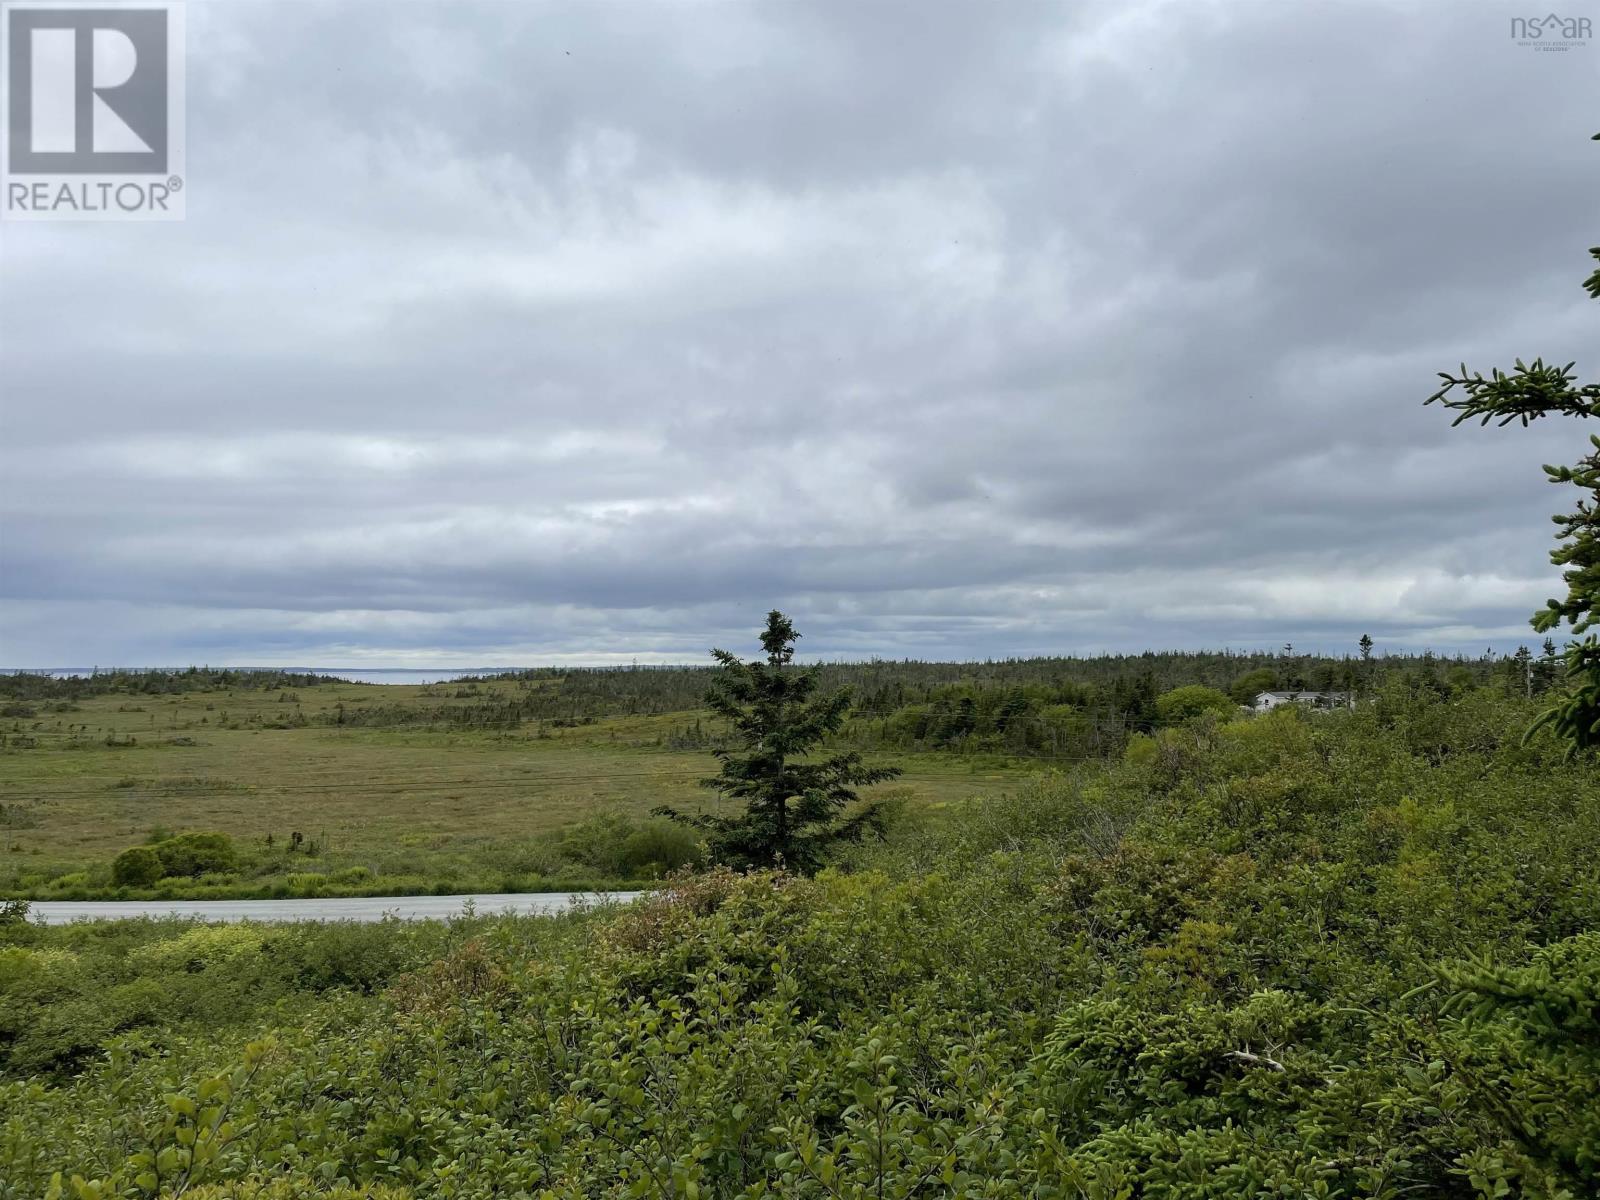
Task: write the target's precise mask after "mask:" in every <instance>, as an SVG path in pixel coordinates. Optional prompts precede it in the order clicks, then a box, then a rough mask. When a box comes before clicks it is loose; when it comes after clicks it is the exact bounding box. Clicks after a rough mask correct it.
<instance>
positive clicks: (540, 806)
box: [0, 645, 1559, 899]
mask: <svg viewBox="0 0 1600 1200" xmlns="http://www.w3.org/2000/svg"><path fill="white" fill-rule="evenodd" d="M1558 667H1559V663H1558V660H1557V659H1556V657H1555V649H1554V646H1553V645H1552V646H1549V647H1547V648H1546V650H1545V651H1544V652H1542V653H1537V652H1536V653H1532V654H1530V653H1529V652H1527V651H1524V652H1523V654H1522V657H1520V658H1519V657H1518V656H1516V655H1501V656H1492V655H1488V656H1484V657H1481V658H1458V659H1440V658H1436V657H1434V656H1431V655H1422V656H1415V657H1406V656H1394V657H1379V658H1369V657H1366V656H1365V654H1363V655H1361V656H1357V655H1351V656H1346V657H1340V658H1330V657H1318V656H1312V655H1304V654H1297V653H1295V651H1294V649H1293V647H1284V648H1283V649H1282V650H1281V651H1280V652H1278V653H1275V654H1175V653H1173V654H1145V655H1133V656H1107V657H1101V658H1083V659H1069V658H1040V659H1019V660H1010V661H1004V662H987V663H922V662H872V663H853V664H825V665H823V666H822V667H821V670H820V671H819V673H818V686H819V687H820V688H821V689H822V691H823V692H824V693H829V694H831V693H832V692H833V691H836V690H838V689H841V688H847V689H849V690H850V693H851V701H852V702H851V704H850V706H849V708H848V709H847V710H846V712H845V713H844V719H843V721H842V723H841V725H840V727H839V728H838V729H836V730H835V731H834V732H833V733H832V734H831V735H830V736H829V738H828V742H827V745H828V747H829V748H830V749H832V750H837V751H847V750H859V751H864V752H869V753H870V754H871V755H872V759H873V762H874V763H875V764H878V765H880V766H882V767H885V768H893V769H896V770H898V771H899V772H900V775H899V777H898V778H896V779H894V780H892V781H889V782H885V783H882V784H879V785H877V786H869V787H868V788H866V789H865V791H864V792H863V796H864V797H866V798H867V799H868V800H871V801H884V800H888V801H890V802H891V803H890V805H889V808H888V809H886V810H885V811H886V815H887V816H892V815H893V811H895V810H897V809H899V808H904V807H907V806H910V807H915V808H925V809H931V810H932V811H933V812H934V813H935V814H936V815H937V814H938V813H940V812H943V811H944V810H945V809H946V808H947V807H948V806H949V805H950V804H951V803H953V802H955V801H959V800H962V799H965V798H968V797H971V796H975V795H990V796H992V795H997V794H1000V793H1002V792H1004V791H1005V790H1006V789H1007V788H1009V787H1012V786H1015V785H1016V784H1018V783H1020V782H1021V781H1022V780H1024V779H1026V778H1027V776H1028V774H1029V773H1030V772H1031V771H1035V770H1037V769H1039V768H1040V767H1041V766H1052V765H1053V766H1069V765H1071V764H1073V763H1076V762H1082V761H1090V760H1092V761H1104V760H1108V759H1114V758H1115V757H1116V756H1117V755H1119V754H1121V753H1122V751H1123V748H1124V746H1125V745H1126V744H1127V742H1128V739H1129V738H1130V737H1132V736H1134V735H1136V734H1140V733H1149V732H1151V731H1153V730H1155V729H1158V728H1161V727H1164V726H1170V725H1172V724H1174V723H1177V722H1181V721H1182V720H1184V719H1187V718H1188V717H1189V716H1192V715H1193V712H1194V711H1195V710H1196V707H1197V706H1198V707H1199V708H1204V707H1207V706H1210V707H1212V708H1214V709H1220V710H1223V711H1226V710H1228V708H1229V704H1230V702H1232V703H1243V702H1246V701H1248V699H1249V698H1250V697H1252V696H1253V695H1254V694H1255V693H1256V692H1258V691H1261V690H1264V689H1267V688H1272V687H1283V688H1296V689H1299V688H1322V689H1350V690H1355V691H1358V692H1359V691H1362V690H1368V691H1370V690H1371V689H1372V688H1374V687H1376V686H1378V685H1379V683H1381V682H1382V681H1383V680H1385V679H1404V680H1407V681H1409V682H1410V685H1411V686H1415V687H1417V688H1420V689H1424V690H1427V691H1429V692H1431V693H1432V694H1436V695H1440V696H1444V695H1450V694H1454V693H1458V692H1460V691H1462V690H1463V689H1467V688H1471V687H1478V686H1483V687H1489V688H1492V689H1495V690H1498V691H1501V692H1504V693H1506V694H1513V693H1518V692H1521V693H1524V694H1539V693H1541V692H1544V691H1547V690H1549V689H1550V688H1551V687H1552V686H1553V685H1554V683H1555V682H1556V680H1557V677H1558ZM712 681H713V675H712V669H710V668H706V669H702V668H697V667H663V668H639V669H621V670H569V671H553V670H537V671H526V672H519V673H516V674H514V675H510V676H505V677H496V678H493V679H485V680H475V679H463V680H460V681H457V682H455V683H448V684H438V685H427V686H423V685H372V684H353V683H344V682H339V681H330V680H328V679H325V678H322V677H319V676H316V675H306V674H289V673H280V672H270V671H213V670H203V669H191V670H187V671H148V672H103V673H98V674H95V675H92V676H88V677H77V678H70V679H49V678H46V677H43V676H38V675H0V895H13V896H24V897H32V898H36V899H111V898H130V897H133V898H137V897H155V898H193V899H208V898H209V899H218V898H225V897H229V898H249V897H256V898H265V897H283V896H324V895H326V896H337V895H400V894H411V893H419V892H432V893H437V894H452V893H463V892H473V891H480V892H503V891H542V890H566V889H569V888H579V887H596V886H611V885H618V886H620V885H623V884H627V883H633V882H638V881H642V880H650V879H654V878H659V877H660V876H661V875H662V874H663V873H665V872H667V871H670V870H673V869H676V868H679V867H682V866H685V865H688V864H690V863H693V862H696V861H698V860H699V858H700V851H699V846H700V842H701V840H702V839H701V837H700V835H697V834H695V833H694V832H692V831H691V830H688V829H685V828H682V827H674V826H672V825H670V824H668V823H667V822H664V821H662V820H660V819H657V818H653V817H652V816H651V813H652V811H653V810H655V809H657V808H662V807H666V808H671V809H673V810H675V811H678V812H682V813H686V814H690V815H698V816H702V817H705V818H707V819H709V820H712V821H715V820H716V819H718V818H720V817H723V816H727V815H731V814H732V813H733V812H735V811H736V810H737V809H738V808H739V804H738V803H737V801H736V800H735V799H734V798H732V797H730V796H728V795H725V794H720V793H718V792H715V791H708V790H707V789H705V788H703V787H701V786H700V781H701V780H702V779H704V778H705V777H706V776H707V775H709V774H712V773H713V771H712V764H711V762H710V760H709V758H708V757H707V753H708V752H714V751H717V750H719V749H726V748H728V747H730V746H731V745H733V744H734V741H733V739H732V735H731V732H730V728H729V726H728V724H727V722H726V721H724V720H719V719H718V718H717V716H716V714H714V713H713V712H712V711H711V710H710V709H708V708H707V707H705V700H706V696H707V693H708V690H709V689H710V687H711V685H712ZM194 834H222V835H225V836H226V837H227V838H228V839H229V840H230V842H231V844H232V846H231V854H230V855H225V856H224V858H223V859H222V860H221V861H220V862H217V863H213V864H211V865H209V866H207V867H205V868H204V869H199V870H196V869H192V868H193V866H194V860H193V859H190V860H189V868H187V869H183V870H177V871H171V870H165V871H163V872H162V874H161V875H159V876H154V875H153V874H152V872H153V871H154V870H155V868H154V867H152V866H151V865H150V863H149V859H148V858H147V857H145V856H144V855H143V854H134V855H132V856H131V857H128V858H124V859H123V860H122V861H123V864H124V867H123V870H122V871H121V872H119V871H118V870H117V868H116V866H115V864H116V863H117V861H118V859H119V856H124V855H126V854H127V852H129V851H130V850H133V849H134V848H136V847H141V846H156V845H159V844H161V843H164V842H167V841H169V840H171V839H172V838H174V837H179V836H187V835H194ZM140 860H143V862H144V866H143V868H139V867H137V865H136V864H137V863H138V862H139V861H140Z"/></svg>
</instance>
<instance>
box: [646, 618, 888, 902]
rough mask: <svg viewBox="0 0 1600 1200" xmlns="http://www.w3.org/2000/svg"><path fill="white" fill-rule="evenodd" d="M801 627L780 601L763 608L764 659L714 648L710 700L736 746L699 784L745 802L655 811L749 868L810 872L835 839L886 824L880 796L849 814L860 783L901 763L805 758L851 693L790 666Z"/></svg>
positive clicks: (713, 851) (836, 722)
mask: <svg viewBox="0 0 1600 1200" xmlns="http://www.w3.org/2000/svg"><path fill="white" fill-rule="evenodd" d="M799 636H800V635H799V634H798V633H796V632H795V630H794V625H793V624H792V623H791V622H790V620H789V618H788V617H786V616H784V615H783V614H782V613H781V612H779V611H778V610H777V609H773V610H772V612H770V613H768V614H767V627H766V630H765V631H764V632H763V633H762V635H761V648H762V649H763V650H765V651H766V654H767V657H766V661H765V662H762V661H760V660H757V661H755V662H748V663H747V662H744V661H742V660H741V659H740V658H739V657H738V656H737V655H735V654H731V653H729V652H728V651H726V650H713V651H712V652H711V654H712V657H714V658H715V659H716V660H717V664H718V665H719V666H720V667H721V670H720V671H719V672H718V674H717V676H716V678H715V680H714V682H713V684H712V688H711V692H710V694H709V695H708V696H707V697H706V703H707V704H708V705H709V706H710V707H711V710H712V711H713V712H715V713H716V714H717V715H719V716H721V717H723V718H725V719H726V720H727V721H728V722H729V724H730V725H731V726H732V727H733V734H734V737H735V739H736V740H737V742H738V746H737V748H735V749H732V750H717V751H714V753H715V755H716V757H717V758H718V759H720V760H721V763H722V770H721V772H720V773H719V774H718V775H716V776H715V777H713V778H710V779H703V780H701V786H703V787H707V788H713V789H715V790H716V791H718V792H721V793H723V794H724V795H728V796H731V797H733V798H734V799H735V800H738V801H742V802H743V804H744V812H743V813H741V814H739V815H738V816H733V817H724V816H721V815H705V814H691V813H680V812H678V811H676V810H675V809H672V808H666V807H663V808H658V809H656V810H655V811H656V812H657V813H658V814H660V815H662V816H666V817H671V818H672V819H673V820H675V821H681V822H684V823H685V824H688V825H692V826H694V827H696V828H698V829H700V830H702V831H703V832H704V833H705V834H706V844H707V850H708V851H709V852H710V855H711V857H712V858H713V859H715V860H716V861H717V862H723V863H727V864H729V865H731V866H736V867H744V868H752V867H771V866H780V865H781V866H785V867H788V868H790V869H792V870H796V871H804V872H807V873H809V872H812V871H815V870H816V869H817V868H818V867H819V866H821V865H822V859H823V855H824V853H825V851H826V850H827V848H828V847H829V846H830V845H832V844H833V843H835V842H839V841H853V840H856V839H859V838H860V837H861V836H862V834H864V833H865V832H866V831H868V830H869V829H870V830H877V831H879V832H880V833H881V832H882V825H881V820H880V816H879V812H878V806H877V805H868V806H867V807H865V808H863V809H861V810H859V811H858V812H856V813H854V814H852V815H850V816H848V817H845V816H843V810H844V809H845V808H846V806H848V805H850V804H853V803H855V802H856V801H857V800H858V799H859V796H858V795H857V793H856V791H855V789H856V788H858V787H862V786H864V785H867V784H873V783H882V782H884V781H886V780H889V779H893V778H895V777H896V776H898V775H899V774H900V770H899V768H897V767H869V766H867V765H865V764H864V763H863V762H862V760H861V755H860V754H858V753H856V752H854V751H849V752H845V753H841V754H833V755H829V756H828V757H826V758H823V759H821V760H820V761H817V762H807V761H802V760H804V759H806V758H807V757H808V756H809V755H810V754H811V752H812V751H814V750H816V749H817V748H818V747H819V746H820V745H821V744H822V742H823V741H824V740H825V739H826V738H827V737H828V736H829V735H830V734H832V733H835V732H837V731H838V729H839V727H840V726H841V725H843V724H844V720H845V715H846V714H847V713H848V711H849V709H850V692H849V690H848V689H840V690H839V691H835V692H832V693H829V694H826V695H818V694H817V682H818V678H817V675H818V673H817V669H816V668H814V667H813V668H801V667H796V666H794V665H793V659H794V643H795V640H796V639H797V638H799Z"/></svg>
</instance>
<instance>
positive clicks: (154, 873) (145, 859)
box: [111, 846, 167, 887]
mask: <svg viewBox="0 0 1600 1200" xmlns="http://www.w3.org/2000/svg"><path fill="white" fill-rule="evenodd" d="M166 873H167V872H166V868H165V867H163V866H162V865H161V856H160V855H159V854H157V853H156V852H155V851H154V850H153V849H152V848H151V847H149V846H130V847H129V848H128V849H126V850H124V851H123V852H122V853H121V854H119V855H117V856H116V858H114V859H112V860H111V882H112V883H115V884H117V885H118V886H119V887H149V886H150V885H151V884H152V883H154V882H155V881H156V880H158V879H160V878H161V877H162V876H163V875H165V874H166Z"/></svg>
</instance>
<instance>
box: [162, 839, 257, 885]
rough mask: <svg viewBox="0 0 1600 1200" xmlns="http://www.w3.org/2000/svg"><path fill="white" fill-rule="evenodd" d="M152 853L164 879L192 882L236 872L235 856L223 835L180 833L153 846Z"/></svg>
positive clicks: (233, 849)
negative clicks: (182, 878) (181, 877)
mask: <svg viewBox="0 0 1600 1200" xmlns="http://www.w3.org/2000/svg"><path fill="white" fill-rule="evenodd" d="M152 849H153V850H154V851H155V853H156V857H157V858H159V859H160V860H161V867H162V874H164V875H184V876H188V877H190V878H194V877H196V876H199V875H206V874H210V873H213V872H215V873H219V874H225V873H227V872H230V871H236V870H238V869H239V852H238V851H237V850H236V849H235V848H234V845H233V839H232V838H230V837H229V836H228V835H227V834H225V833H180V834H179V835H178V836H177V837H173V838H167V839H166V840H165V841H162V842H157V843H156V844H155V845H154V846H153V847H152Z"/></svg>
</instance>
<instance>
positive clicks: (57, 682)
mask: <svg viewBox="0 0 1600 1200" xmlns="http://www.w3.org/2000/svg"><path fill="white" fill-rule="evenodd" d="M338 682H340V681H339V680H337V679H330V678H329V677H328V676H326V675H311V674H308V673H306V672H303V671H277V670H269V669H264V670H252V669H238V668H230V669H227V670H213V669H212V668H211V667H187V668H185V669H184V670H181V671H159V670H156V671H138V670H112V671H99V670H96V671H94V672H93V673H91V674H88V675H68V676H65V677H63V678H56V677H55V676H52V675H45V674H41V673H39V672H35V671H14V672H9V673H6V674H0V696H5V697H9V698H11V699H14V700H87V699H90V698H91V697H94V696H116V695H129V696H176V695H180V694H182V693H184V692H228V691H243V692H252V691H253V692H266V691H273V690H281V689H283V688H294V687H318V686H320V685H323V684H329V683H338Z"/></svg>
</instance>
